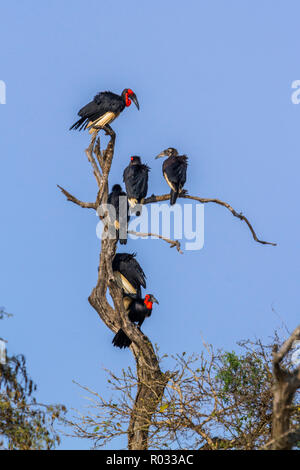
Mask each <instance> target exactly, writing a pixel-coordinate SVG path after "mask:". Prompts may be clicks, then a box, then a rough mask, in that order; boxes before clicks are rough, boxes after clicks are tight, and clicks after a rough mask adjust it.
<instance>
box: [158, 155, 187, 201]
mask: <svg viewBox="0 0 300 470" xmlns="http://www.w3.org/2000/svg"><path fill="white" fill-rule="evenodd" d="M161 157H168V158H167V160H165V161H164V163H163V167H162V171H163V175H164V178H165V180H166V182H167V183H168V185H169V186H170V188H171V193H170V196H171V197H170V204H171V206H173V204H175V202H176V201H177V198H178V196H179V194H180V192H181V191H182V188H183V186H184V183H185V181H186V170H187V160H188V158H187V156H186V155H178V151H177V150H176V149H174V148H172V147H169V148H168V149H166V150H163V151H162V152H161V153H160V154H159V155H157V157H155V158H161Z"/></svg>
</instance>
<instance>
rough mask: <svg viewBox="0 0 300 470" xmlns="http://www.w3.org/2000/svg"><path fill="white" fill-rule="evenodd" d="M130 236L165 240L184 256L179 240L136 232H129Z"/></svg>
mask: <svg viewBox="0 0 300 470" xmlns="http://www.w3.org/2000/svg"><path fill="white" fill-rule="evenodd" d="M127 233H129V234H131V235H136V236H137V237H156V238H159V239H160V240H164V241H165V242H167V243H170V245H171V246H170V248H174V247H175V246H176V248H177V251H178V252H179V253H180V254H181V255H182V254H183V252H182V251H181V249H180V248H181V245H180V242H179V241H178V240H170V238H166V237H163V236H162V235H158V234H157V233H142V232H135V231H134V230H128V232H127Z"/></svg>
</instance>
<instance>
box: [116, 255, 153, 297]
mask: <svg viewBox="0 0 300 470" xmlns="http://www.w3.org/2000/svg"><path fill="white" fill-rule="evenodd" d="M135 257H136V254H135V253H132V254H130V253H117V254H116V255H115V257H114V259H113V261H112V270H113V273H114V276H115V280H116V282H117V284H118V286H119V287H120V288H121V289H123V291H124V293H125V294H131V295H135V296H136V297H137V298H141V296H142V295H141V287H144V289H145V288H146V275H145V273H144V271H143V270H142V268H141V266H140V265H139V263H138V262H137V260H136V259H135Z"/></svg>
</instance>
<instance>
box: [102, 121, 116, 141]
mask: <svg viewBox="0 0 300 470" xmlns="http://www.w3.org/2000/svg"><path fill="white" fill-rule="evenodd" d="M103 130H104V131H105V134H106V135H110V136H111V137H114V138H115V137H116V133H115V131H114V130H113V129H112V128H111V127H110V125H109V124H106V125H105V126H103Z"/></svg>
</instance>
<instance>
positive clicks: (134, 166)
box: [123, 156, 150, 216]
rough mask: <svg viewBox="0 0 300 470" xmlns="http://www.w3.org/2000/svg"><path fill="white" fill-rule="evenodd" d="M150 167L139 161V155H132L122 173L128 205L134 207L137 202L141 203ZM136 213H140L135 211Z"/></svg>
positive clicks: (146, 187)
mask: <svg viewBox="0 0 300 470" xmlns="http://www.w3.org/2000/svg"><path fill="white" fill-rule="evenodd" d="M149 171H150V168H149V167H148V166H147V165H144V164H143V163H142V162H141V157H138V156H133V157H131V159H130V163H129V165H128V166H127V167H126V168H125V170H124V173H123V181H124V183H125V187H126V192H127V196H128V202H129V204H130V207H132V208H134V207H135V206H136V205H137V204H141V203H142V202H143V199H145V197H146V196H147V192H148V173H149ZM136 215H138V216H139V215H140V212H137V213H136Z"/></svg>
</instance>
